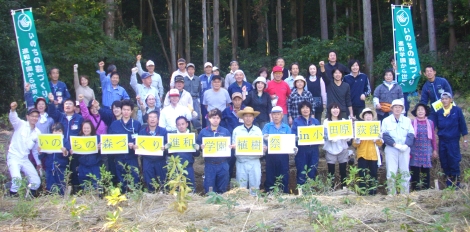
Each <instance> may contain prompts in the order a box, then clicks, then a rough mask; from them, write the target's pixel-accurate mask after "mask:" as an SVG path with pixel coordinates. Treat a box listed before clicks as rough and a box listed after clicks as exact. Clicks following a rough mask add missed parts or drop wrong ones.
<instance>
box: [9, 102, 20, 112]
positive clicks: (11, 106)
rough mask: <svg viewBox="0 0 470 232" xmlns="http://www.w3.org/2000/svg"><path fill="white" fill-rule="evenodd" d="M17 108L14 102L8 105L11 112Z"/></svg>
mask: <svg viewBox="0 0 470 232" xmlns="http://www.w3.org/2000/svg"><path fill="white" fill-rule="evenodd" d="M17 107H18V103H16V102H12V103H10V109H11V111H15V110H16V108H17Z"/></svg>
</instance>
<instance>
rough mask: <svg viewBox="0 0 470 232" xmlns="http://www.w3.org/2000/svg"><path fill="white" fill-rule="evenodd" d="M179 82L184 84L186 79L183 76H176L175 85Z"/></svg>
mask: <svg viewBox="0 0 470 232" xmlns="http://www.w3.org/2000/svg"><path fill="white" fill-rule="evenodd" d="M178 81H181V82H184V77H183V76H181V75H176V76H175V83H176V82H178Z"/></svg>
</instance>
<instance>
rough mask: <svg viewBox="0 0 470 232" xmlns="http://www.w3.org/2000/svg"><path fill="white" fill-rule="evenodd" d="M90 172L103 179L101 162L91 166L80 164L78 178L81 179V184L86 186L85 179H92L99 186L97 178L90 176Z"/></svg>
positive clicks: (95, 185)
mask: <svg viewBox="0 0 470 232" xmlns="http://www.w3.org/2000/svg"><path fill="white" fill-rule="evenodd" d="M88 174H92V175H94V176H95V177H96V180H99V179H101V173H100V163H98V164H96V165H90V166H88V165H82V164H80V165H79V166H78V180H79V181H80V185H81V186H85V185H84V184H85V181H91V183H92V184H93V186H94V187H95V188H96V187H98V186H97V183H96V180H95V179H93V178H91V177H88Z"/></svg>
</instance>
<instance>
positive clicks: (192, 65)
mask: <svg viewBox="0 0 470 232" xmlns="http://www.w3.org/2000/svg"><path fill="white" fill-rule="evenodd" d="M189 67H193V68H196V66H194V64H193V63H188V64H187V65H186V68H189Z"/></svg>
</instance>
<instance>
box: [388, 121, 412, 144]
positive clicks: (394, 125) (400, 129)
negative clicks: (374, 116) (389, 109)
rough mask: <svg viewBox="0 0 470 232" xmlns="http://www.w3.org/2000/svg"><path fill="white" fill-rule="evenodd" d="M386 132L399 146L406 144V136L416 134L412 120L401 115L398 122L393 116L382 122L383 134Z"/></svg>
mask: <svg viewBox="0 0 470 232" xmlns="http://www.w3.org/2000/svg"><path fill="white" fill-rule="evenodd" d="M385 132H388V133H389V135H390V136H391V137H392V138H393V140H395V143H397V144H405V141H406V136H407V135H408V134H409V133H411V134H415V130H414V129H413V125H412V124H411V120H410V119H409V118H408V117H405V116H403V115H401V114H400V118H399V119H398V122H397V120H396V119H395V116H394V115H393V114H392V115H390V116H388V117H386V118H384V120H383V121H382V133H385Z"/></svg>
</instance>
